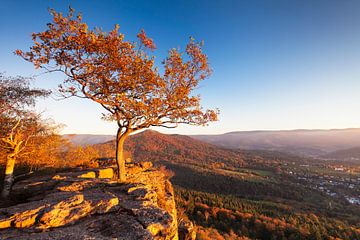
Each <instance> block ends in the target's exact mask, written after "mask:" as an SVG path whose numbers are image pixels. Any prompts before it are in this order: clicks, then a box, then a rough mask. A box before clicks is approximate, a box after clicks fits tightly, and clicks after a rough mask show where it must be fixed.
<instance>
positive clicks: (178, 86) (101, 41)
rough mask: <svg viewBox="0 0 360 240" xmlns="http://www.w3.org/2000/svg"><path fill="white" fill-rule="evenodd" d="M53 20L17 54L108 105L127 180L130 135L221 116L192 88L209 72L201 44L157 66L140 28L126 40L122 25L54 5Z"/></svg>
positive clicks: (67, 91) (67, 92) (70, 91)
mask: <svg viewBox="0 0 360 240" xmlns="http://www.w3.org/2000/svg"><path fill="white" fill-rule="evenodd" d="M51 14H52V16H53V21H52V23H49V24H48V25H47V26H48V29H47V30H46V31H44V32H39V33H34V34H33V35H32V37H33V41H34V45H33V46H32V47H31V48H30V51H29V52H22V51H21V50H17V51H16V54H17V55H19V56H21V57H22V58H24V59H25V60H27V61H29V62H32V63H33V64H34V65H35V67H36V68H43V69H45V70H46V71H47V72H55V71H58V72H62V73H64V74H65V76H66V79H65V80H64V82H63V84H61V85H60V86H59V90H60V92H61V93H62V94H63V96H64V97H71V96H77V97H81V98H88V99H91V100H93V101H95V102H97V103H99V104H101V106H102V107H104V108H105V109H106V110H107V111H108V114H106V115H104V118H105V119H109V120H115V121H116V122H117V125H118V131H117V134H116V163H117V167H118V177H119V180H120V181H125V180H126V178H125V160H124V156H123V145H124V141H125V139H126V138H127V137H128V136H129V134H131V133H133V132H135V131H138V130H141V129H144V128H149V127H152V126H161V127H166V128H174V127H176V126H178V124H180V123H184V124H191V125H205V124H207V123H208V122H209V121H215V120H217V113H218V111H217V110H206V111H203V110H202V108H201V106H200V97H199V96H193V95H191V94H192V91H193V90H194V89H195V88H196V87H197V86H198V84H199V82H200V81H201V80H203V79H205V78H206V77H208V76H209V75H210V73H211V71H210V68H209V65H208V60H207V56H206V55H205V54H204V53H203V52H202V44H200V43H196V42H195V41H194V40H193V39H191V40H190V42H189V44H188V45H187V47H186V51H185V54H184V53H181V52H179V51H178V50H177V49H172V50H170V51H169V55H168V57H167V58H166V59H165V60H164V61H163V71H159V70H158V68H157V67H155V62H154V56H152V55H150V53H149V52H152V51H154V50H155V49H156V47H155V44H154V42H153V40H152V39H150V38H148V37H147V36H146V33H145V32H144V31H143V30H141V31H140V33H139V34H138V35H137V37H138V40H139V41H138V42H130V41H125V40H124V35H123V34H121V33H119V26H118V25H116V26H115V28H114V29H113V30H112V31H110V32H108V33H106V32H104V31H102V30H101V29H99V28H96V29H94V30H89V29H88V26H87V24H86V23H84V22H82V17H81V15H77V16H75V15H74V11H73V10H72V9H70V11H69V14H68V15H67V16H63V15H62V14H61V13H57V12H55V11H54V10H51Z"/></svg>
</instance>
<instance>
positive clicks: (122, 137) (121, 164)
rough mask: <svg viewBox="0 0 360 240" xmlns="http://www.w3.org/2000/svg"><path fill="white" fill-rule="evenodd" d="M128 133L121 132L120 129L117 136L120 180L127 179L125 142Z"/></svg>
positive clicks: (118, 174)
mask: <svg viewBox="0 0 360 240" xmlns="http://www.w3.org/2000/svg"><path fill="white" fill-rule="evenodd" d="M126 137H127V134H126V133H125V134H121V131H120V130H118V133H117V136H116V165H117V176H118V180H119V181H120V182H125V181H126V170H125V158H124V142H125V139H126Z"/></svg>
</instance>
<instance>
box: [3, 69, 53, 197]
mask: <svg viewBox="0 0 360 240" xmlns="http://www.w3.org/2000/svg"><path fill="white" fill-rule="evenodd" d="M49 93H50V92H48V91H45V90H42V89H31V88H30V87H29V79H27V78H23V77H15V78H11V77H5V76H4V75H3V74H0V103H1V110H0V148H1V149H2V151H3V152H5V154H6V167H5V178H4V184H3V190H2V192H1V197H3V198H7V197H8V196H9V193H10V191H11V188H12V185H13V182H14V168H15V163H16V159H17V158H18V157H19V155H20V154H21V153H24V150H25V149H26V147H27V144H28V142H29V140H30V138H31V137H33V136H36V135H39V134H41V133H43V132H44V130H45V129H46V126H45V125H44V124H43V122H42V121H41V120H40V117H39V115H37V114H35V113H34V112H32V111H30V110H29V109H28V107H30V106H33V105H34V104H35V98H37V97H41V96H47V95H48V94H49Z"/></svg>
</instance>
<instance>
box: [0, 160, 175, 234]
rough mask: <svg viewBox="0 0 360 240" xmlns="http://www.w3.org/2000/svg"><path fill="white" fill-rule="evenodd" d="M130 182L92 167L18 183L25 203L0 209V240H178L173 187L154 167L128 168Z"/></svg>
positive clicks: (138, 165) (15, 190)
mask: <svg viewBox="0 0 360 240" xmlns="http://www.w3.org/2000/svg"><path fill="white" fill-rule="evenodd" d="M127 175H128V176H127V177H128V182H127V183H122V184H120V183H118V182H117V181H115V180H112V177H113V170H112V169H111V168H106V169H91V170H87V171H76V172H68V173H60V174H57V175H55V176H45V177H37V178H33V179H30V180H25V181H22V182H18V183H17V184H16V185H15V186H14V189H13V191H14V192H15V193H17V194H19V193H22V194H23V195H25V196H27V199H26V200H27V202H26V203H21V204H18V205H15V206H11V207H8V208H2V209H0V235H1V239H71V240H73V239H119V240H120V239H124V240H125V239H126V240H127V239H129V240H132V239H134V240H135V239H136V240H141V239H144V240H145V239H175V240H177V239H178V233H177V231H178V226H177V220H176V207H175V201H174V191H173V189H172V185H171V183H170V182H169V180H168V179H166V177H165V175H164V174H163V173H162V172H161V171H158V170H155V169H153V168H152V165H151V163H141V164H129V166H128V174H127Z"/></svg>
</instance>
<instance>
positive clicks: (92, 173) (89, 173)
mask: <svg viewBox="0 0 360 240" xmlns="http://www.w3.org/2000/svg"><path fill="white" fill-rule="evenodd" d="M78 178H96V174H95V172H87V173H84V174H81V175H79V176H78Z"/></svg>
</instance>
